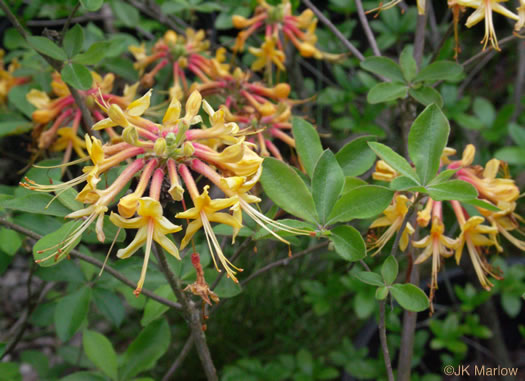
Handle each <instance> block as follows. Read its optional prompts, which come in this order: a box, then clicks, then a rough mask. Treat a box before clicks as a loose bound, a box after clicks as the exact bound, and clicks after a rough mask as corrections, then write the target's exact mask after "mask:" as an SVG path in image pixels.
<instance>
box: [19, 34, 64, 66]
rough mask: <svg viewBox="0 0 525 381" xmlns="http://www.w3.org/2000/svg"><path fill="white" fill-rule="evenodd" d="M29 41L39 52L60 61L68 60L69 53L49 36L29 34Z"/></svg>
mask: <svg viewBox="0 0 525 381" xmlns="http://www.w3.org/2000/svg"><path fill="white" fill-rule="evenodd" d="M27 41H28V42H29V45H31V47H32V48H33V49H35V50H36V51H37V52H39V53H42V54H45V55H46V56H48V57H51V58H54V59H56V60H58V61H65V60H67V54H66V52H65V51H64V49H62V48H61V47H60V46H58V45H57V44H55V43H54V42H53V41H51V40H50V39H49V38H46V37H42V36H29V37H28V38H27Z"/></svg>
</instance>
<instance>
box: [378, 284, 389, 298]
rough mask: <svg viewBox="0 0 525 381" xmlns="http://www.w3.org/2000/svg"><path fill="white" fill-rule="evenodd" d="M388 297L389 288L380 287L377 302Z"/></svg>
mask: <svg viewBox="0 0 525 381" xmlns="http://www.w3.org/2000/svg"><path fill="white" fill-rule="evenodd" d="M387 296H388V287H385V286H383V287H378V288H377V290H376V299H377V300H385V299H386V297H387Z"/></svg>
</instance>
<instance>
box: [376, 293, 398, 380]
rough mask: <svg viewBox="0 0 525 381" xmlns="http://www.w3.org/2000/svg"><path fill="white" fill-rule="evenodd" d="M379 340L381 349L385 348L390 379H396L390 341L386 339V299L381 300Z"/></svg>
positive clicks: (387, 372) (384, 353)
mask: <svg viewBox="0 0 525 381" xmlns="http://www.w3.org/2000/svg"><path fill="white" fill-rule="evenodd" d="M379 340H380V341H381V349H382V350H383V357H384V360H385V368H386V374H387V376H388V381H395V378H394V372H393V371H392V363H391V362H390V352H389V351H388V342H387V340H386V325H385V301H384V300H381V301H380V302H379Z"/></svg>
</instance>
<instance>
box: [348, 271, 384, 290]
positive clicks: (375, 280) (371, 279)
mask: <svg viewBox="0 0 525 381" xmlns="http://www.w3.org/2000/svg"><path fill="white" fill-rule="evenodd" d="M354 276H355V277H356V278H357V279H359V280H360V281H361V282H363V283H366V284H369V285H372V286H379V287H381V286H384V285H385V282H383V279H382V278H381V275H379V274H377V273H374V272H371V271H360V272H358V273H355V274H354Z"/></svg>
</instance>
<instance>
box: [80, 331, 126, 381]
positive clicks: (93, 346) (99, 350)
mask: <svg viewBox="0 0 525 381" xmlns="http://www.w3.org/2000/svg"><path fill="white" fill-rule="evenodd" d="M82 346H83V347H84V352H85V353H86V356H87V357H88V358H89V359H90V360H91V361H92V362H93V364H95V366H96V367H97V368H98V369H100V370H101V371H102V372H103V373H104V374H105V375H107V376H108V377H109V378H111V379H112V380H117V379H118V374H117V371H118V370H117V367H118V364H117V354H116V353H115V349H113V345H111V341H109V340H108V339H107V337H106V336H104V335H102V334H100V333H98V332H95V331H89V330H87V329H86V330H85V331H84V334H83V335H82Z"/></svg>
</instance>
